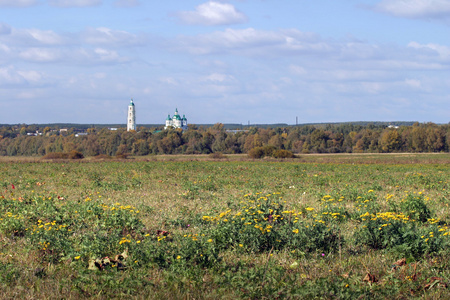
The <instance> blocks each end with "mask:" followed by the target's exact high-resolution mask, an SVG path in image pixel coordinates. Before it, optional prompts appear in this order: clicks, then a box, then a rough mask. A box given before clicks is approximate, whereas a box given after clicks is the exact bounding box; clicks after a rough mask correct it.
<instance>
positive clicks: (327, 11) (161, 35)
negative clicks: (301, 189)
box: [0, 0, 450, 124]
mask: <svg viewBox="0 0 450 300" xmlns="http://www.w3.org/2000/svg"><path fill="white" fill-rule="evenodd" d="M130 98H133V99H134V102H135V105H136V112H137V123H138V124H155V123H163V122H164V120H165V118H166V117H167V114H173V112H174V110H175V108H178V111H179V112H180V113H181V114H185V115H186V117H187V118H188V123H194V124H195V123H196V124H202V123H216V122H222V123H243V124H247V123H248V122H250V123H269V124H270V123H288V124H295V120H296V117H298V122H299V123H310V122H349V121H419V122H435V123H448V122H449V121H450V0H360V1H356V0H326V1H325V0H315V1H310V0H278V1H275V0H234V1H232V0H229V1H221V0H215V1H194V0H183V1H181V0H177V1H175V0H166V1H156V0H145V1H144V0H0V124H4V123H9V124H15V123H28V124H31V123H60V122H64V123H87V124H105V123H123V124H125V123H126V111H127V105H128V103H129V101H130Z"/></svg>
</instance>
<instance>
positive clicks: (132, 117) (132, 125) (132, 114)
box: [127, 99, 136, 131]
mask: <svg viewBox="0 0 450 300" xmlns="http://www.w3.org/2000/svg"><path fill="white" fill-rule="evenodd" d="M130 130H136V109H135V107H134V103H133V99H131V101H130V104H129V105H128V122H127V131H130Z"/></svg>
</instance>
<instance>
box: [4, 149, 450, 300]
mask: <svg viewBox="0 0 450 300" xmlns="http://www.w3.org/2000/svg"><path fill="white" fill-rule="evenodd" d="M0 189H1V193H0V298H2V299H10V298H21V299H56V298H58V299H61V298H65V299H78V298H97V299H110V298H130V297H132V298H139V299H140V298H142V299H149V298H150V299H160V298H167V299H188V298H195V299H217V298H221V299H222V298H223V299H236V298H240V299H266V298H294V299H295V298H299V299H409V298H424V299H448V298H449V297H450V292H449V284H450V266H449V258H450V248H449V246H450V210H449V203H450V157H449V154H390V155H381V154H370V155H364V154H360V155H349V154H346V155H302V156H301V157H299V158H296V159H287V160H249V159H247V158H246V156H242V155H241V156H239V155H235V156H232V155H229V156H224V157H216V158H214V157H212V156H207V155H204V156H198V155H197V156H187V155H185V156H147V157H139V158H129V159H123V160H114V159H113V160H95V159H90V158H89V159H83V160H78V161H69V160H60V161H46V160H42V159H39V158H1V159H0Z"/></svg>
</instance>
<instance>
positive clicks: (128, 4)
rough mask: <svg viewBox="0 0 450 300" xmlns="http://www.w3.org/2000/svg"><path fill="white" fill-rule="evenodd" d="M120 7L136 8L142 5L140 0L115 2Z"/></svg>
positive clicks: (118, 0) (119, 0)
mask: <svg viewBox="0 0 450 300" xmlns="http://www.w3.org/2000/svg"><path fill="white" fill-rule="evenodd" d="M114 5H115V6H118V7H134V6H138V5H140V3H139V0H117V1H116V2H114Z"/></svg>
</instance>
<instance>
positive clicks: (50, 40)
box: [26, 29, 63, 45]
mask: <svg viewBox="0 0 450 300" xmlns="http://www.w3.org/2000/svg"><path fill="white" fill-rule="evenodd" d="M26 33H27V34H29V35H30V36H31V37H32V38H33V39H34V40H36V41H37V42H39V43H41V44H45V45H60V44H62V43H63V38H62V37H61V36H60V35H59V34H57V33H55V32H54V31H51V30H39V29H28V30H26Z"/></svg>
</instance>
